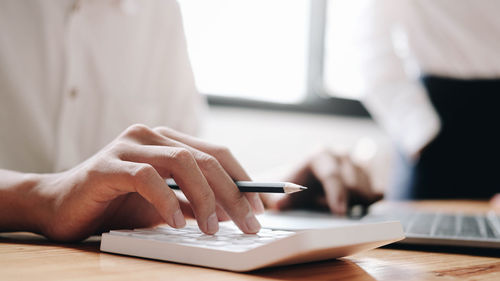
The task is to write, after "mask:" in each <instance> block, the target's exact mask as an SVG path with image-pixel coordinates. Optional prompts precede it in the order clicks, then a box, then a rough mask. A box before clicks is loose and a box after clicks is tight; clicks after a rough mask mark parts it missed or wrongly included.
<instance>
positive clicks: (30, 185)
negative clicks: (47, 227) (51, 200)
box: [0, 171, 48, 233]
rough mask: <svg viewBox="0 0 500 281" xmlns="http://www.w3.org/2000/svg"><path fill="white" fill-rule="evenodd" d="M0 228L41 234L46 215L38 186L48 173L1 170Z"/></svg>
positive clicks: (0, 229)
mask: <svg viewBox="0 0 500 281" xmlns="http://www.w3.org/2000/svg"><path fill="white" fill-rule="evenodd" d="M1 175H2V178H3V179H4V180H3V181H2V182H1V183H0V194H1V196H0V209H1V212H0V231H30V232H36V233H42V227H41V225H42V222H43V221H44V217H46V216H45V215H46V214H47V210H48V209H47V208H46V207H47V206H48V204H47V200H45V198H44V196H43V194H42V192H41V190H40V188H39V185H40V183H41V182H42V181H43V179H44V178H45V177H46V176H47V175H43V174H32V173H17V172H11V171H1Z"/></svg>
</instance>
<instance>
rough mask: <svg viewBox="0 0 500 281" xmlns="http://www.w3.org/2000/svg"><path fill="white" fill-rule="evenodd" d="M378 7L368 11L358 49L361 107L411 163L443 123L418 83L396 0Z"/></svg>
mask: <svg viewBox="0 0 500 281" xmlns="http://www.w3.org/2000/svg"><path fill="white" fill-rule="evenodd" d="M374 2H375V1H374ZM376 2H377V3H376V4H375V3H373V4H372V5H371V6H370V7H368V9H370V10H369V12H368V13H367V15H368V18H367V19H366V21H365V22H366V32H365V33H364V37H362V38H363V39H362V40H361V41H360V42H359V44H358V48H360V49H359V54H360V56H362V60H361V63H362V67H361V68H360V69H361V72H362V79H363V82H364V87H363V89H362V92H363V95H362V103H363V104H364V105H365V106H366V108H367V109H368V111H369V112H370V113H371V115H372V116H373V118H374V119H375V121H377V122H378V124H380V125H381V126H382V127H383V128H384V129H385V130H386V131H387V133H388V134H389V136H390V137H391V138H392V139H393V140H394V141H395V142H396V144H397V145H398V146H399V147H400V148H401V149H402V150H403V151H404V152H405V153H406V154H407V156H410V157H411V158H415V157H417V156H418V154H419V151H420V150H421V149H422V148H423V147H425V145H426V144H427V143H429V142H430V141H431V140H432V139H434V137H435V136H436V135H437V134H438V132H439V130H440V126H441V124H440V120H439V117H438V115H437V113H436V111H435V110H434V107H433V106H432V104H431V102H430V100H429V98H428V95H427V93H426V90H425V88H424V87H423V85H422V84H421V83H420V80H419V79H420V72H419V69H420V68H419V65H418V62H416V60H415V59H414V56H412V54H411V50H410V48H409V47H408V44H407V42H408V41H407V40H406V39H407V38H406V34H405V31H404V28H405V27H404V24H402V23H401V22H400V21H398V18H397V17H396V16H395V15H398V16H401V13H400V12H401V10H399V9H398V5H397V4H396V3H397V2H399V1H382V2H379V1H376ZM382 3H385V4H382ZM403 16H404V15H403Z"/></svg>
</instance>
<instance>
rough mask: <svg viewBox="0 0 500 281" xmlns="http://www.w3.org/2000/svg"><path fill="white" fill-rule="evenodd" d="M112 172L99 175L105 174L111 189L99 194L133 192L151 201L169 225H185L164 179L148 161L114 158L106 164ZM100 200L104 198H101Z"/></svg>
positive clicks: (174, 197)
mask: <svg viewBox="0 0 500 281" xmlns="http://www.w3.org/2000/svg"><path fill="white" fill-rule="evenodd" d="M109 166H111V167H110V168H111V169H110V170H111V171H114V172H113V173H106V174H101V175H102V176H105V177H106V178H107V180H108V182H109V181H110V180H111V182H112V183H113V184H108V186H109V187H110V188H111V192H109V191H103V190H102V189H101V190H100V191H99V192H100V193H101V194H105V193H108V194H107V195H109V196H113V195H112V194H110V193H115V194H117V195H120V194H121V193H127V192H137V193H138V194H140V195H141V196H142V197H143V198H144V199H146V200H147V201H148V202H149V203H151V204H152V205H153V206H154V207H155V209H156V210H157V212H158V213H159V214H160V216H161V217H162V218H163V219H164V220H165V221H166V222H167V223H168V224H169V225H170V226H172V227H175V228H181V227H184V226H185V225H186V221H185V219H184V215H183V213H182V211H181V209H180V206H179V202H178V201H177V197H176V196H175V194H174V192H173V191H172V190H171V189H170V188H168V186H167V185H166V183H165V181H164V180H163V178H162V177H160V175H158V173H157V172H156V170H155V169H154V168H153V167H152V166H151V165H149V164H144V163H132V162H126V161H118V160H117V161H116V162H111V163H110V164H109ZM102 199H103V200H104V201H106V200H108V198H102Z"/></svg>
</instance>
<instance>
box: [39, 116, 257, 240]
mask: <svg viewBox="0 0 500 281" xmlns="http://www.w3.org/2000/svg"><path fill="white" fill-rule="evenodd" d="M170 177H172V178H174V179H175V181H176V182H177V183H178V185H179V186H180V188H181V189H182V191H183V193H184V195H185V196H186V198H187V200H188V202H185V201H182V200H178V198H177V197H176V194H175V193H174V192H173V191H172V190H171V189H170V188H169V187H168V186H167V184H166V183H165V180H164V179H165V178H170ZM233 180H250V178H249V176H248V175H247V173H246V172H245V171H244V170H243V168H242V167H241V166H240V164H239V163H238V162H237V161H236V160H235V158H234V157H233V156H232V154H231V153H230V152H229V151H228V150H227V149H226V148H224V147H220V146H217V145H213V144H209V143H206V142H203V141H201V140H199V139H196V138H193V137H191V136H188V135H185V134H182V133H179V132H176V131H174V130H172V129H168V128H165V127H160V128H155V129H150V128H148V127H146V126H143V125H134V126H131V127H130V128H128V129H127V130H126V131H125V132H123V133H122V134H121V135H120V136H119V137H118V138H116V139H115V140H114V141H113V142H111V143H110V144H109V145H108V146H106V147H105V148H104V149H102V150H101V151H100V152H98V153H97V154H96V155H94V156H93V157H91V158H90V159H88V160H87V161H85V162H83V163H82V164H80V165H78V166H77V167H75V168H73V169H71V170H68V171H66V172H62V173H57V174H50V175H45V176H43V177H42V179H41V180H40V183H39V184H37V185H36V188H35V189H36V193H37V194H39V195H40V197H41V198H42V199H41V201H40V202H36V203H34V204H35V205H34V206H37V208H38V210H37V211H38V212H39V213H40V215H39V217H40V218H41V222H40V229H41V230H40V231H41V232H42V234H44V235H46V236H47V237H49V238H51V239H53V240H59V241H73V240H80V239H83V238H85V237H88V236H89V235H92V234H94V233H101V232H103V231H107V230H109V229H116V228H132V227H148V226H153V225H156V224H159V223H164V222H166V223H167V224H169V225H170V226H172V227H175V228H180V227H183V226H184V225H185V223H186V222H185V219H184V215H186V216H193V217H194V218H196V220H197V223H198V226H199V228H200V229H201V230H202V231H203V232H205V233H207V234H213V233H215V232H217V231H218V221H219V220H226V219H229V218H231V219H232V220H233V221H234V222H235V223H236V225H237V226H238V227H239V228H240V229H241V230H242V231H243V232H245V233H256V232H258V231H259V229H260V224H259V222H258V221H257V220H256V218H255V216H254V211H256V212H263V210H264V209H263V205H262V202H261V201H260V198H259V197H258V195H257V194H252V193H246V194H243V193H240V192H239V190H238V188H237V187H236V185H235V183H234V181H233ZM252 207H253V208H252ZM181 209H182V211H181Z"/></svg>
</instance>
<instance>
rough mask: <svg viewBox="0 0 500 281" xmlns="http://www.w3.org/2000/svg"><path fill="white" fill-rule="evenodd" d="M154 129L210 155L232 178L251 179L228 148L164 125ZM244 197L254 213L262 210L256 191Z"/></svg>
mask: <svg viewBox="0 0 500 281" xmlns="http://www.w3.org/2000/svg"><path fill="white" fill-rule="evenodd" d="M154 131H155V132H157V133H158V134H160V135H162V136H164V137H165V138H167V139H171V140H174V141H177V142H178V143H182V144H183V145H186V146H189V147H191V148H193V149H195V150H198V151H201V152H204V153H206V154H208V155H211V156H212V157H214V158H215V159H216V160H217V161H218V162H219V164H220V166H222V168H223V169H224V171H225V172H226V173H227V174H228V175H229V177H230V178H231V179H232V180H236V181H249V180H251V179H250V176H249V175H248V174H247V172H246V171H245V170H244V169H243V167H242V166H241V164H240V163H239V162H238V160H236V158H235V157H234V156H233V155H232V153H231V152H230V151H229V149H227V148H225V147H222V146H218V145H214V144H210V143H207V142H204V141H202V140H200V139H197V138H195V137H192V136H189V135H186V134H183V133H180V132H177V131H175V130H172V129H169V128H166V127H158V128H155V129H154ZM192 151H193V150H192ZM245 197H246V198H247V200H248V202H249V203H250V205H251V206H252V208H253V210H254V211H255V212H256V213H263V212H264V205H263V204H262V201H261V199H260V197H259V195H258V194H257V193H245Z"/></svg>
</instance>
